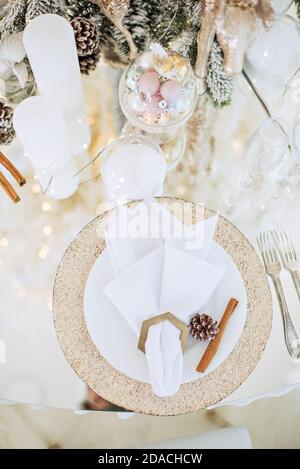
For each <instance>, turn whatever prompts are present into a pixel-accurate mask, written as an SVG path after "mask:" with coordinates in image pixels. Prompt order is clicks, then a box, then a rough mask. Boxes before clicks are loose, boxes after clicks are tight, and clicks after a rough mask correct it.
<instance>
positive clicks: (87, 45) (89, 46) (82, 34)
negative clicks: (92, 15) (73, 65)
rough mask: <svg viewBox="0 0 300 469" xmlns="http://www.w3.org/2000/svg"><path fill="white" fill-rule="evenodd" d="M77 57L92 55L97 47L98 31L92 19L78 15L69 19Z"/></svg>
mask: <svg viewBox="0 0 300 469" xmlns="http://www.w3.org/2000/svg"><path fill="white" fill-rule="evenodd" d="M71 25H72V27H73V29H74V34H75V41H76V46H77V53H78V57H85V56H88V55H93V54H95V52H97V50H98V49H99V31H98V29H97V26H96V25H95V23H93V21H91V20H88V19H86V18H82V17H81V16H78V17H77V18H74V20H72V21H71Z"/></svg>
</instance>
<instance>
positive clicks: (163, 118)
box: [119, 44, 197, 133]
mask: <svg viewBox="0 0 300 469" xmlns="http://www.w3.org/2000/svg"><path fill="white" fill-rule="evenodd" d="M196 88H197V87H196V79H195V75H194V71H193V68H192V66H191V64H190V63H189V61H188V60H187V59H185V58H184V57H182V56H181V55H179V54H176V53H173V52H168V51H166V50H165V49H164V48H163V47H162V46H160V45H159V44H153V45H152V47H151V49H150V50H149V51H147V52H144V53H143V54H142V55H140V56H139V57H138V58H137V59H136V60H135V61H134V62H133V63H131V64H130V65H129V67H128V68H127V69H126V70H125V71H124V73H123V75H122V78H121V81H120V88H119V96H120V105H121V108H122V110H123V112H124V114H125V116H126V118H127V119H128V121H129V122H130V123H131V124H132V125H133V126H135V127H138V128H139V129H141V130H144V131H145V132H150V133H164V132H170V131H174V130H175V129H176V128H177V127H179V126H180V125H183V124H184V123H185V122H186V121H187V119H188V118H189V117H190V116H191V115H192V113H193V111H194V107H195V103H196V97H197V89H196Z"/></svg>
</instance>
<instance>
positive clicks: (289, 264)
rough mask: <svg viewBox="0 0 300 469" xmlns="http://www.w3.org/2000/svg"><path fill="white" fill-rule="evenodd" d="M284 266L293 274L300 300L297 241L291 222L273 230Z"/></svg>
mask: <svg viewBox="0 0 300 469" xmlns="http://www.w3.org/2000/svg"><path fill="white" fill-rule="evenodd" d="M272 236H273V237H274V240H275V242H276V245H277V248H278V251H279V254H280V258H281V262H282V265H283V267H284V268H285V269H286V270H287V271H288V272H289V273H290V274H291V277H292V279H293V282H294V285H295V289H296V292H297V295H298V298H299V300H300V274H299V270H298V268H299V261H298V258H297V253H296V248H295V242H294V237H293V231H292V227H291V223H286V224H284V225H280V226H279V227H278V228H277V229H276V230H273V231H272Z"/></svg>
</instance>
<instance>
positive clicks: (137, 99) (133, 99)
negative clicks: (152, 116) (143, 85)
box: [127, 91, 147, 113]
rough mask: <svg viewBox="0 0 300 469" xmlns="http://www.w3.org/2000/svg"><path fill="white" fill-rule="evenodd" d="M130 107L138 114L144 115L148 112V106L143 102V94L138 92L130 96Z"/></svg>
mask: <svg viewBox="0 0 300 469" xmlns="http://www.w3.org/2000/svg"><path fill="white" fill-rule="evenodd" d="M127 99H128V105H129V107H130V108H131V109H132V110H133V111H134V112H137V113H143V112H145V111H146V108H147V105H146V102H145V101H144V100H143V98H142V96H141V94H140V93H139V92H138V91H134V92H133V93H130V94H129V95H128V98H127Z"/></svg>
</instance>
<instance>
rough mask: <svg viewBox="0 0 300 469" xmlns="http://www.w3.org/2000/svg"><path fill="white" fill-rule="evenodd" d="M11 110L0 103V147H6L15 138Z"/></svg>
mask: <svg viewBox="0 0 300 469" xmlns="http://www.w3.org/2000/svg"><path fill="white" fill-rule="evenodd" d="M15 135H16V133H15V129H14V127H13V108H12V107H10V106H8V105H7V104H5V103H3V102H1V101H0V145H7V144H8V143H10V142H12V140H13V139H14V138H15Z"/></svg>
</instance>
